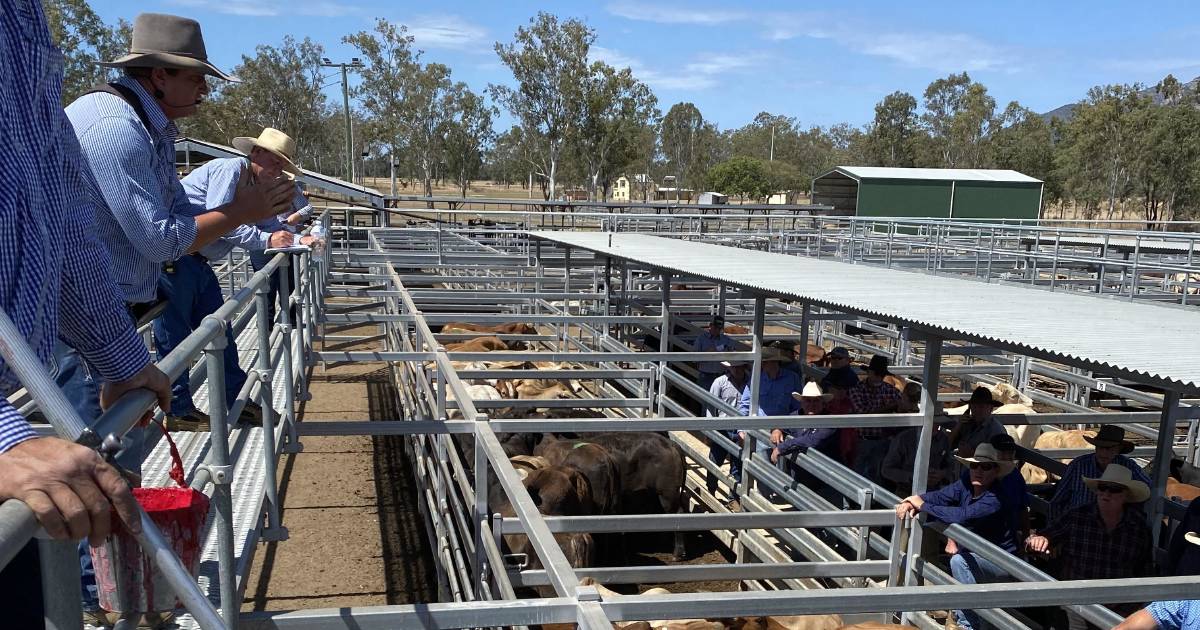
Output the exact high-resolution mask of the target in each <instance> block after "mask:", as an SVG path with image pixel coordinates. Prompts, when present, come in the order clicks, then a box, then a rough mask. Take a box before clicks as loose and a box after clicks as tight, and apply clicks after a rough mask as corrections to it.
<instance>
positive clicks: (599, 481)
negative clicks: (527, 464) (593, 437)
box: [533, 433, 621, 514]
mask: <svg viewBox="0 0 1200 630" xmlns="http://www.w3.org/2000/svg"><path fill="white" fill-rule="evenodd" d="M533 452H534V454H535V455H537V456H539V457H540V458H544V459H545V461H547V462H548V463H550V464H557V465H562V466H568V467H571V468H574V469H576V470H578V471H579V472H581V473H583V475H584V476H585V477H587V479H588V483H589V484H591V490H592V502H593V503H595V504H596V510H597V511H598V512H599V513H600V514H617V513H618V511H617V510H618V508H619V505H620V498H621V473H620V471H619V470H617V462H616V460H614V459H613V457H612V455H610V454H609V453H608V451H607V450H606V449H604V448H603V447H601V446H598V445H596V444H592V443H591V442H588V441H587V440H583V439H576V440H559V439H557V438H555V437H554V436H553V435H551V434H549V433H547V434H545V436H544V437H543V439H542V441H541V443H539V444H538V445H537V446H536V447H535V448H534V449H533Z"/></svg>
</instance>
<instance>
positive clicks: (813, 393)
mask: <svg viewBox="0 0 1200 630" xmlns="http://www.w3.org/2000/svg"><path fill="white" fill-rule="evenodd" d="M792 398H795V399H796V400H804V399H805V398H820V399H821V400H829V399H830V398H833V394H826V393H825V392H823V391H821V386H820V385H817V384H816V383H815V382H813V381H809V382H808V383H806V384H805V385H804V390H803V391H799V392H792Z"/></svg>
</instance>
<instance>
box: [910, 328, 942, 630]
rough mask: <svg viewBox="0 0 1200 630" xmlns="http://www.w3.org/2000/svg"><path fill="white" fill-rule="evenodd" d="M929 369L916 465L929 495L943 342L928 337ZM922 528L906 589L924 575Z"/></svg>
mask: <svg viewBox="0 0 1200 630" xmlns="http://www.w3.org/2000/svg"><path fill="white" fill-rule="evenodd" d="M924 359H925V365H924V367H923V370H922V373H921V389H922V392H921V415H922V416H924V417H923V419H922V421H921V436H920V438H919V441H918V442H917V457H916V461H915V462H913V482H912V488H913V489H912V491H913V494H921V493H922V492H925V490H926V486H927V483H928V478H929V450H930V446H931V443H932V442H933V432H934V429H935V427H934V426H933V416H934V414H935V413H937V392H938V375H939V373H940V372H941V367H942V338H941V337H935V336H932V335H930V336H928V337H926V340H925V356H924ZM922 527H923V526H922V525H921V522H920V521H919V520H914V521H913V527H912V533H911V534H910V535H909V539H908V560H907V571H906V573H907V574H906V575H905V578H904V584H905V586H915V585H916V584H917V580H918V578H919V577H920V574H921V570H920V567H921V562H922V561H921V538H922V534H923V532H922ZM910 615H911V613H905V616H904V623H908V620H909V617H910Z"/></svg>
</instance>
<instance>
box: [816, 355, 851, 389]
mask: <svg viewBox="0 0 1200 630" xmlns="http://www.w3.org/2000/svg"><path fill="white" fill-rule="evenodd" d="M825 359H826V360H827V361H829V372H827V373H826V374H825V377H824V378H822V379H821V389H823V390H825V391H829V386H830V384H832V383H833V382H834V380H835V379H842V382H845V381H846V379H847V377H849V378H853V379H854V384H855V385H857V384H858V373H857V372H855V371H854V367H853V366H851V365H850V351H849V350H847V349H846V348H844V347H842V346H837V347H836V348H834V349H833V350H830V351H829V354H827V355H825Z"/></svg>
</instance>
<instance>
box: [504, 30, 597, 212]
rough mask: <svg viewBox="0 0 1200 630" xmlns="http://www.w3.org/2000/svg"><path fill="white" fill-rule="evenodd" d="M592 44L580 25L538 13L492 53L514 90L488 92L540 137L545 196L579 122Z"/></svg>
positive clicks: (552, 189) (592, 38)
mask: <svg viewBox="0 0 1200 630" xmlns="http://www.w3.org/2000/svg"><path fill="white" fill-rule="evenodd" d="M595 40H596V34H595V32H594V31H593V30H592V29H590V28H588V27H587V26H586V25H585V24H584V23H583V22H580V21H579V20H565V21H563V22H559V20H558V18H557V17H555V16H554V15H551V14H549V13H545V12H539V13H538V14H537V16H535V17H534V18H532V19H530V21H529V26H527V27H526V26H522V27H518V28H517V32H516V34H515V35H514V36H513V42H512V43H510V44H508V45H504V44H501V43H499V42H496V46H495V49H496V54H497V55H498V56H499V57H500V61H501V62H502V63H504V65H506V66H508V69H509V70H510V71H512V74H513V78H514V79H515V80H516V83H517V85H516V87H515V88H514V87H509V86H507V85H490V86H489V87H488V90H489V91H490V93H491V95H492V98H493V99H495V100H496V101H497V102H498V103H501V104H503V105H504V107H505V108H506V109H508V111H509V112H511V113H512V115H513V116H514V117H515V118H517V119H518V120H520V121H521V125H522V126H523V127H524V128H525V132H526V133H527V134H536V135H539V136H541V137H542V138H543V142H542V144H543V145H544V153H543V154H542V156H541V157H542V159H541V160H540V162H541V163H540V164H539V166H540V168H539V174H542V175H544V176H545V178H546V180H547V184H548V186H549V197H554V196H555V193H556V186H557V181H556V178H557V176H558V167H559V160H560V158H561V157H562V154H563V149H564V146H565V144H566V142H567V140H568V139H569V138H571V137H572V136H573V134H574V133H575V131H576V125H577V123H578V121H579V119H580V111H581V109H582V99H581V93H580V86H581V85H582V84H583V82H584V80H585V78H586V77H587V76H588V63H587V58H588V51H589V49H590V48H591V45H592V43H593V42H595Z"/></svg>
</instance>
